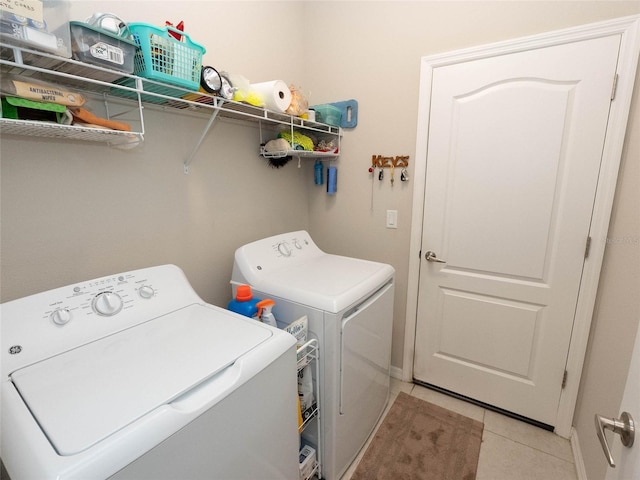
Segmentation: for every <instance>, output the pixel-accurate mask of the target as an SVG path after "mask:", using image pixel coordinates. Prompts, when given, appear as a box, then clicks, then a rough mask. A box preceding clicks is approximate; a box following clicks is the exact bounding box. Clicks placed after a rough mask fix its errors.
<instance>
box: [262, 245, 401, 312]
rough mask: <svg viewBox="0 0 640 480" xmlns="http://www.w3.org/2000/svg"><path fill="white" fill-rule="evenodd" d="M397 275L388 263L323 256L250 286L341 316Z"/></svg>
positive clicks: (265, 276)
mask: <svg viewBox="0 0 640 480" xmlns="http://www.w3.org/2000/svg"><path fill="white" fill-rule="evenodd" d="M394 272H395V271H394V269H393V267H392V266H391V265H387V264H385V263H378V262H372V261H369V260H361V259H358V258H351V257H343V256H339V255H331V254H321V255H319V256H316V257H314V258H310V259H307V260H305V261H303V262H297V263H295V264H293V265H291V266H289V267H287V268H282V269H276V270H274V271H272V272H271V273H269V274H268V275H263V276H255V277H254V278H249V283H251V284H252V285H253V286H254V288H255V289H256V290H259V291H262V292H266V293H267V294H269V295H274V296H276V297H281V298H285V299H287V300H290V301H292V302H296V303H300V304H302V305H307V306H310V307H314V308H317V309H320V310H324V311H326V312H331V313H338V312H341V311H342V310H344V309H346V308H348V307H350V306H352V305H353V304H355V303H357V302H360V301H362V299H364V298H366V297H367V296H369V295H371V294H372V293H373V292H375V291H376V290H377V289H378V288H380V287H381V286H382V285H383V284H385V283H386V282H387V281H388V280H389V279H391V278H393V275H394ZM252 280H253V281H252Z"/></svg>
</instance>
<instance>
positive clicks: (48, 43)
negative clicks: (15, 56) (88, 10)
mask: <svg viewBox="0 0 640 480" xmlns="http://www.w3.org/2000/svg"><path fill="white" fill-rule="evenodd" d="M69 7H70V5H69V2H68V1H64V0H7V1H3V2H2V8H1V9H0V38H1V39H2V41H3V42H5V43H9V44H13V45H19V46H21V47H24V48H33V49H35V50H41V51H45V52H49V53H53V54H55V55H59V56H61V57H65V58H70V57H71V36H70V32H69Z"/></svg>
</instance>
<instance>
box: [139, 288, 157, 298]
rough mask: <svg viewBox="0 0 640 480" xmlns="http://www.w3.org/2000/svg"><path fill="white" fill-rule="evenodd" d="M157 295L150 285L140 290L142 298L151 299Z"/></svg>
mask: <svg viewBox="0 0 640 480" xmlns="http://www.w3.org/2000/svg"><path fill="white" fill-rule="evenodd" d="M155 293H156V291H155V290H154V289H153V287H150V286H149V285H143V286H141V287H140V288H139V289H138V295H140V296H141V297H142V298H151V297H153V296H154V295H155Z"/></svg>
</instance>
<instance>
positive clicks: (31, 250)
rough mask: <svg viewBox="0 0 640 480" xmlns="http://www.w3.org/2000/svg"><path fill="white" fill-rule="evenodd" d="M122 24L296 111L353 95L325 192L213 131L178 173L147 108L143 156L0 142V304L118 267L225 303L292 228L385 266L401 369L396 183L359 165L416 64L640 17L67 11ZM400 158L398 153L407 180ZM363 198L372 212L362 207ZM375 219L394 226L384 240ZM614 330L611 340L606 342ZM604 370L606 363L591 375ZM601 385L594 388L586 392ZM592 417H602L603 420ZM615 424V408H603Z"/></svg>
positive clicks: (249, 140) (528, 8)
mask: <svg viewBox="0 0 640 480" xmlns="http://www.w3.org/2000/svg"><path fill="white" fill-rule="evenodd" d="M96 11H102V12H105V11H108V12H112V13H116V14H118V15H120V16H121V17H123V18H124V19H125V20H126V21H145V22H148V23H154V24H163V23H164V21H165V20H170V21H172V22H173V23H177V22H179V21H180V20H184V21H185V25H186V31H187V32H188V33H190V34H191V35H192V37H193V39H194V40H196V41H198V42H200V43H203V44H204V45H205V46H206V48H207V53H206V55H205V58H204V63H205V64H209V65H212V66H214V67H216V68H219V69H222V70H227V71H230V72H234V73H241V74H243V75H245V76H246V77H248V78H249V79H250V80H251V81H254V82H257V81H263V80H270V79H274V78H282V79H283V80H285V81H287V82H288V83H295V84H299V85H300V86H301V87H302V88H303V90H304V91H306V92H307V93H308V95H309V98H310V101H311V103H312V104H313V103H322V102H327V101H338V100H347V99H351V98H355V99H357V100H358V102H359V119H358V126H357V127H356V128H355V129H352V130H348V131H346V132H345V135H344V139H343V142H342V155H341V158H340V159H339V160H337V161H336V162H335V164H336V165H337V166H338V170H339V175H338V194H337V195H335V196H328V195H326V192H325V190H324V188H323V187H316V186H315V185H314V184H313V180H312V177H313V166H312V164H311V163H310V162H309V163H303V165H302V168H300V169H298V168H297V165H296V164H295V162H290V163H289V164H288V165H287V166H286V167H284V168H282V169H279V170H274V169H271V168H269V167H268V166H266V163H265V161H264V160H262V159H261V158H259V157H258V156H257V155H256V150H257V146H258V132H257V130H256V128H255V127H246V126H238V125H235V124H230V123H226V122H220V123H218V124H217V125H216V126H215V127H214V129H213V130H212V132H211V133H210V134H209V136H208V137H207V139H206V141H205V143H204V144H203V146H202V148H201V149H200V152H199V153H198V155H197V157H196V158H195V160H194V162H193V164H192V171H191V174H190V175H188V176H185V175H184V174H183V173H182V162H183V160H184V158H185V156H186V155H187V154H188V153H189V152H190V150H191V147H192V146H193V142H194V141H195V140H196V139H197V138H198V137H199V135H200V133H201V131H202V128H204V124H205V122H206V121H205V120H204V119H197V118H192V117H188V116H186V117H185V116H182V115H175V114H171V113H164V112H158V111H153V110H150V111H148V112H147V115H146V117H145V118H146V121H147V135H146V142H145V145H144V146H143V147H142V149H140V150H137V151H130V152H122V151H119V150H113V149H110V148H108V147H105V146H102V145H94V144H86V143H73V144H69V143H67V142H61V141H55V140H43V139H35V138H34V139H31V138H27V137H10V136H6V135H5V136H2V138H1V145H0V157H1V162H2V165H1V171H0V173H1V177H2V178H1V182H2V183H1V185H0V187H1V192H0V194H1V198H0V200H1V214H2V231H1V232H0V235H1V237H0V240H1V244H0V249H1V250H0V260H1V262H2V271H1V273H0V275H1V276H0V285H1V287H2V290H1V292H0V293H1V299H2V301H7V300H10V299H13V298H17V297H20V296H24V295H28V294H30V293H35V292H37V291H41V290H45V289H48V288H53V287H56V286H61V285H66V284H69V283H73V282H75V281H81V280H85V279H87V278H92V277H95V276H100V275H106V274H109V273H114V272H116V271H121V270H126V269H131V268H137V267H142V266H147V265H153V264H160V263H176V264H178V265H180V266H181V267H182V268H183V269H184V270H185V272H186V274H187V276H188V278H189V279H190V280H191V281H192V283H193V284H194V286H195V288H196V290H197V291H198V293H199V294H200V295H201V296H202V297H203V298H204V299H205V300H207V301H209V302H213V303H217V304H224V303H226V301H227V300H228V297H229V294H230V292H229V287H228V280H229V277H230V274H231V266H232V262H233V259H232V255H233V251H234V249H235V248H236V247H237V246H239V245H242V244H243V243H246V242H248V241H251V240H254V239H257V238H260V237H263V236H266V235H271V234H275V233H279V232H282V231H286V230H294V229H299V228H307V229H309V231H310V232H311V234H312V236H313V237H314V239H315V240H316V241H317V242H318V244H319V245H320V246H321V247H322V248H324V249H325V250H327V251H330V252H332V253H338V254H343V255H350V256H356V257H361V258H368V259H372V260H378V261H383V262H387V263H390V264H392V265H393V266H394V267H395V268H396V271H397V288H396V292H397V293H396V301H395V312H394V330H393V353H392V363H393V365H394V366H396V367H398V368H401V367H402V356H403V341H404V319H405V310H406V308H405V306H406V300H407V299H406V296H405V292H406V286H407V272H408V265H409V261H410V259H409V258H408V256H407V252H408V249H409V235H410V225H409V221H410V218H411V201H412V193H413V192H412V182H411V181H409V182H408V183H401V182H400V181H399V172H396V182H395V185H394V186H393V187H391V185H390V183H389V182H388V176H387V179H386V180H385V182H383V183H380V182H378V181H377V180H372V178H371V177H370V175H369V173H368V171H367V169H368V167H369V166H370V163H371V156H372V155H374V154H375V155H377V154H381V155H386V156H395V155H413V154H414V152H415V140H416V118H417V95H418V84H419V65H420V57H421V56H424V55H429V54H434V53H440V52H445V51H449V50H454V49H458V48H464V47H469V46H473V45H480V44H485V43H490V42H494V41H499V40H506V39H509V38H514V37H519V36H523V35H528V34H535V33H540V32H544V31H549V30H553V29H557V28H564V27H569V26H574V25H578V24H583V23H589V22H593V21H599V20H604V19H608V18H614V17H619V16H624V15H630V14H637V13H640V4H639V3H638V2H637V1H614V0H612V1H600V2H597V1H548V2H542V1H540V2H538V1H524V2H510V1H505V2H486V1H470V2H462V1H460V2H458V1H435V2H427V1H424V2H421V1H413V2H403V1H376V2H352V1H341V2H337V1H334V2H332V1H321V0H319V1H304V2H303V1H283V2H275V1H261V2H244V1H235V2H230V1H226V2H218V1H183V2H175V1H172V2H169V1H150V0H149V1H141V0H130V1H125V0H118V1H101V2H94V1H76V2H74V3H73V8H72V19H74V20H82V19H85V18H87V17H88V16H89V15H91V14H92V13H94V12H96ZM639 112H640V100H639V99H638V95H636V96H635V98H634V101H633V106H632V120H633V122H632V125H635V128H630V129H629V135H628V140H627V148H626V149H625V154H624V158H623V162H622V170H621V175H620V181H619V186H618V188H619V193H618V197H617V199H616V207H615V210H614V215H613V219H612V233H611V234H610V237H612V238H627V237H628V238H631V243H630V244H624V243H622V244H620V243H615V242H612V243H611V244H610V245H609V247H608V252H607V255H606V256H605V263H604V270H603V277H602V285H601V288H600V291H599V297H598V307H597V309H596V315H595V319H594V333H593V338H592V340H591V344H590V349H589V352H588V354H587V363H586V371H585V377H584V378H583V387H582V390H581V392H582V395H581V401H580V403H579V405H578V409H577V411H576V421H575V424H576V426H577V428H578V431H579V433H580V437H581V438H580V440H581V444H582V447H583V450H584V453H585V458H586V459H587V462H588V463H589V464H588V465H587V468H588V472H589V473H590V474H591V475H590V477H589V478H591V479H592V480H597V479H599V478H603V474H602V472H604V469H605V468H606V467H605V466H604V464H603V461H604V458H600V457H601V455H602V454H601V453H600V452H599V446H598V445H597V444H596V443H595V442H596V440H595V436H594V435H593V431H592V429H591V427H590V423H591V422H592V417H593V412H592V411H593V410H594V409H598V410H599V409H602V408H605V407H606V408H607V409H611V408H612V409H613V410H615V409H616V408H617V404H616V405H614V407H615V408H614V407H611V408H610V407H609V405H610V404H615V403H616V402H617V403H619V401H620V398H621V394H622V385H623V384H624V377H625V376H626V371H627V369H628V363H629V356H630V352H631V347H632V345H631V344H630V341H627V340H628V339H633V338H634V334H635V330H636V329H637V326H638V315H637V311H638V310H637V303H633V301H634V300H636V301H637V295H636V294H633V293H632V292H637V291H638V284H639V283H640V281H639V280H638V278H639V277H640V262H639V261H637V258H638V250H639V246H638V243H633V239H638V238H640V233H639V230H640V228H638V224H637V222H638V220H637V219H638V210H637V208H638V207H637V206H638V205H639V204H640V193H639V192H640V181H639V179H638V177H639V174H638V161H639V160H638V159H639V158H640V153H639V152H640V148H639V146H638V145H639V142H640V128H638V120H637V119H638V115H639ZM414 161H415V159H414V158H411V159H410V167H409V173H410V174H411V173H412V171H413V170H412V166H411V165H412V164H413V162H414ZM372 194H373V200H372ZM387 209H397V210H398V211H399V228H398V229H397V230H389V229H386V228H385V225H384V221H385V212H386V210H387ZM614 332H616V333H614ZM603 365H606V366H607V368H604V367H603ZM599 385H606V390H603V389H601V388H599ZM601 413H603V414H604V413H605V412H604V410H603V411H602V412H601ZM613 413H617V412H613Z"/></svg>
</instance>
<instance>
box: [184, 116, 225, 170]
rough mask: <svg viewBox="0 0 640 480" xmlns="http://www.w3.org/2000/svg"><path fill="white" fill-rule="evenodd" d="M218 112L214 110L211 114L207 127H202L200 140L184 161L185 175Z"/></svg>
mask: <svg viewBox="0 0 640 480" xmlns="http://www.w3.org/2000/svg"><path fill="white" fill-rule="evenodd" d="M219 112H220V110H218V109H216V110H214V111H213V113H211V118H210V119H209V122H208V123H207V126H206V127H204V131H203V132H202V135H200V139H199V140H198V142H197V143H196V144H195V146H194V147H193V150H192V151H191V154H190V155H189V156H188V157H187V159H186V160H185V161H184V173H185V175H188V174H189V165H190V164H191V162H192V161H193V158H194V157H195V156H196V153H197V152H198V149H199V148H200V145H201V144H202V142H203V141H204V137H206V136H207V133H209V129H210V128H211V126H212V125H213V122H214V121H215V119H216V117H217V116H218V113H219Z"/></svg>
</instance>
